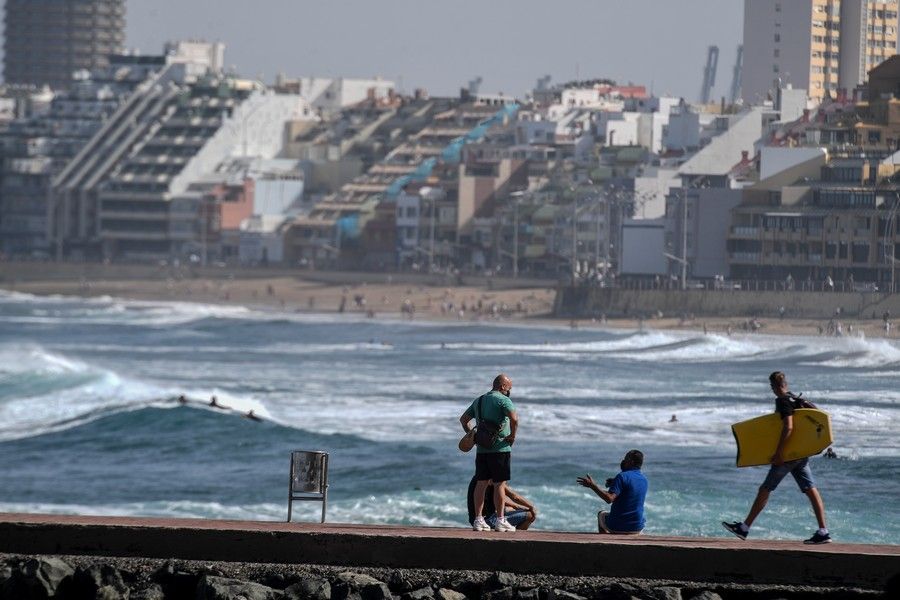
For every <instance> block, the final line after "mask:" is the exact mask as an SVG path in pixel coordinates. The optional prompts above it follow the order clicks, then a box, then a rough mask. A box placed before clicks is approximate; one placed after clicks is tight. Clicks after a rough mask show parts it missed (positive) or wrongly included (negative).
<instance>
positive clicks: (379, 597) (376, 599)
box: [359, 581, 394, 600]
mask: <svg viewBox="0 0 900 600" xmlns="http://www.w3.org/2000/svg"><path fill="white" fill-rule="evenodd" d="M359 595H360V596H362V599H363V600H392V599H393V597H394V596H393V595H392V594H391V588H389V587H388V584H386V583H382V582H380V581H379V582H378V583H371V584H369V585H367V586H366V587H364V588H363V589H361V590H360V591H359Z"/></svg>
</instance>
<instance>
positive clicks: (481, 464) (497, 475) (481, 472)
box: [475, 452, 512, 483]
mask: <svg viewBox="0 0 900 600" xmlns="http://www.w3.org/2000/svg"><path fill="white" fill-rule="evenodd" d="M511 455H512V452H482V453H481V454H476V455H475V479H477V480H478V481H484V480H485V479H490V480H491V481H493V482H494V483H500V482H501V481H509V459H510V458H511Z"/></svg>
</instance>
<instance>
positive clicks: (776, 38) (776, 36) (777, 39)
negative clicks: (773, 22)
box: [775, 33, 781, 44]
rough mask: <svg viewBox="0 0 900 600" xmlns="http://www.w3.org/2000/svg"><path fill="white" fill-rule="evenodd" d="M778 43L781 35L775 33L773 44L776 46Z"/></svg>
mask: <svg viewBox="0 0 900 600" xmlns="http://www.w3.org/2000/svg"><path fill="white" fill-rule="evenodd" d="M780 41H781V34H780V33H776V34H775V43H776V44H777V43H778V42H780Z"/></svg>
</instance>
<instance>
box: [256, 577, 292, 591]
mask: <svg viewBox="0 0 900 600" xmlns="http://www.w3.org/2000/svg"><path fill="white" fill-rule="evenodd" d="M259 583H261V584H263V585H267V586H269V587H270V588H274V589H276V590H283V589H284V588H285V587H287V581H285V579H284V575H282V574H281V573H266V574H265V575H263V576H262V577H261V578H260V579H259Z"/></svg>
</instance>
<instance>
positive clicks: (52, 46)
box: [3, 0, 125, 90]
mask: <svg viewBox="0 0 900 600" xmlns="http://www.w3.org/2000/svg"><path fill="white" fill-rule="evenodd" d="M5 24H6V26H5V32H4V33H5V36H4V40H5V41H4V56H3V76H4V79H5V80H6V82H7V83H24V84H32V85H38V86H41V85H49V86H50V87H52V88H54V89H63V90H64V89H68V88H69V87H70V86H71V83H72V73H73V72H75V71H78V70H81V69H87V70H92V69H97V68H103V67H105V66H106V65H107V64H109V59H108V56H109V55H110V54H115V53H118V52H121V51H122V47H123V43H124V41H125V0H6V10H5Z"/></svg>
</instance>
